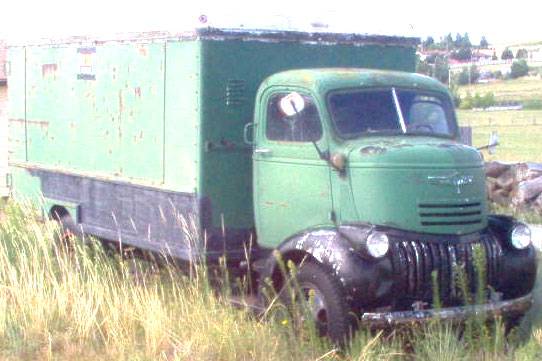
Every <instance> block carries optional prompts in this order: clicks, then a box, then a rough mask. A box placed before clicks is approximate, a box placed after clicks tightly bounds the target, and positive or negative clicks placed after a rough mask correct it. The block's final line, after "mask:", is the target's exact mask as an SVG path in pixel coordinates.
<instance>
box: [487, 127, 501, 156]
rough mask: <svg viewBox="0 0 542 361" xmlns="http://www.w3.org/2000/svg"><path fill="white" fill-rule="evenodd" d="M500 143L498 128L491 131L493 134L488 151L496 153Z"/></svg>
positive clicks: (490, 137)
mask: <svg viewBox="0 0 542 361" xmlns="http://www.w3.org/2000/svg"><path fill="white" fill-rule="evenodd" d="M498 145H499V133H497V131H496V130H494V131H492V132H491V135H490V136H489V142H488V143H487V147H488V153H489V154H495V152H496V149H495V148H496V147H497V146H498Z"/></svg>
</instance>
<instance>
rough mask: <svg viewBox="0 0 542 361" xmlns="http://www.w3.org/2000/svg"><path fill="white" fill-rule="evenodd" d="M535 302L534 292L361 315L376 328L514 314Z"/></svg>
mask: <svg viewBox="0 0 542 361" xmlns="http://www.w3.org/2000/svg"><path fill="white" fill-rule="evenodd" d="M532 304H533V296H532V294H528V295H525V296H522V297H518V298H515V299H512V300H506V301H498V302H489V303H487V304H482V305H472V306H461V307H450V308H443V309H440V310H422V311H397V312H381V313H377V312H367V313H364V314H363V315H362V316H361V323H362V324H363V325H366V326H369V327H375V328H387V327H393V326H399V325H406V324H408V325H411V324H413V323H421V322H425V321H429V320H439V321H462V320H465V319H467V318H468V317H471V316H474V317H476V316H487V317H489V318H495V317H498V316H514V315H521V314H523V313H525V312H526V311H527V310H528V309H529V308H530V307H531V305H532Z"/></svg>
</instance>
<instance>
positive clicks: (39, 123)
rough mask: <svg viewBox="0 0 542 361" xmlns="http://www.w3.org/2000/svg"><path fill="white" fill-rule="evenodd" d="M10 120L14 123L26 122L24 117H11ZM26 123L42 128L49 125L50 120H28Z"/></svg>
mask: <svg viewBox="0 0 542 361" xmlns="http://www.w3.org/2000/svg"><path fill="white" fill-rule="evenodd" d="M8 120H9V121H10V122H13V123H23V124H24V122H25V120H24V119H23V118H9V119H8ZM26 124H29V125H30V124H33V125H39V126H40V127H42V128H43V127H48V126H49V122H45V121H39V120H27V121H26Z"/></svg>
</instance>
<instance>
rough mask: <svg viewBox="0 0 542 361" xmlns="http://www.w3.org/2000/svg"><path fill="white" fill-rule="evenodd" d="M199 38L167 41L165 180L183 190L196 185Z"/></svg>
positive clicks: (187, 190)
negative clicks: (196, 39) (197, 39)
mask: <svg viewBox="0 0 542 361" xmlns="http://www.w3.org/2000/svg"><path fill="white" fill-rule="evenodd" d="M200 46H201V44H200V42H197V41H182V42H169V43H167V50H166V64H167V66H166V79H167V80H166V99H165V100H166V103H165V112H166V123H165V145H166V147H165V154H164V156H165V161H164V164H165V169H164V171H165V174H164V180H165V183H166V184H167V185H169V186H171V187H174V188H175V189H177V190H179V191H183V192H196V190H197V189H198V184H197V181H198V164H199V144H200V136H199V132H200V128H201V126H200V97H201V92H200V84H201V81H202V80H201V76H200V73H201V62H200Z"/></svg>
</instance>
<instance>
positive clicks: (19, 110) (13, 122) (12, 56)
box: [8, 47, 26, 162]
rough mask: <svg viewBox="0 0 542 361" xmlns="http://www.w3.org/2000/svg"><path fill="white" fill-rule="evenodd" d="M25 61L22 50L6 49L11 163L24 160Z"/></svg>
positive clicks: (17, 48) (16, 48)
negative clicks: (8, 69)
mask: <svg viewBox="0 0 542 361" xmlns="http://www.w3.org/2000/svg"><path fill="white" fill-rule="evenodd" d="M25 60H26V58H25V49H24V48H22V47H12V48H9V49H8V61H9V68H10V73H9V75H8V83H9V87H8V99H9V102H8V117H9V160H10V161H12V162H20V161H25V160H26V122H25V87H26V84H25V82H26V71H25Z"/></svg>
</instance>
